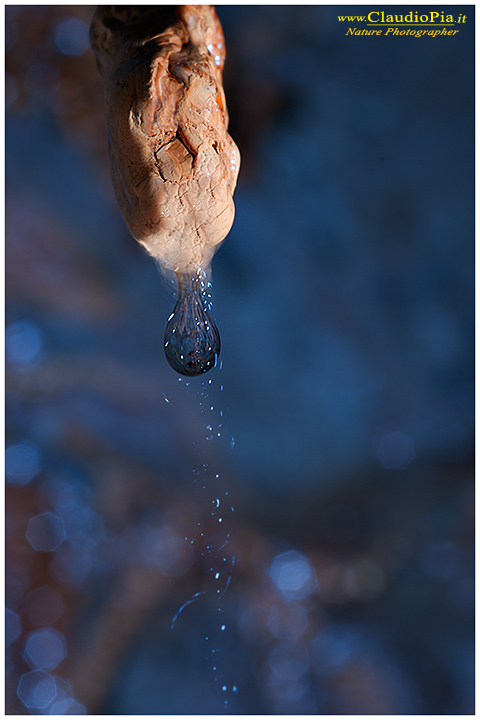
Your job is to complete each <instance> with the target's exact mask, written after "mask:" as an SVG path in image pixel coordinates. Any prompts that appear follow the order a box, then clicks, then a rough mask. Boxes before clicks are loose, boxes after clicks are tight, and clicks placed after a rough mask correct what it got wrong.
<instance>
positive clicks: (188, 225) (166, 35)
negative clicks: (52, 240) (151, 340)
mask: <svg viewBox="0 0 480 720" xmlns="http://www.w3.org/2000/svg"><path fill="white" fill-rule="evenodd" d="M90 38H91V44H92V47H93V49H94V51H95V55H96V59H97V65H98V68H99V70H100V73H101V75H102V76H103V78H104V80H105V85H104V101H105V109H106V114H107V125H108V143H109V155H110V162H111V171H112V177H113V183H114V187H115V194H116V197H117V200H118V203H119V205H120V208H121V211H122V214H123V217H124V219H125V222H126V224H127V226H128V228H129V230H130V232H131V234H132V235H133V237H134V238H135V239H136V240H138V242H140V243H141V244H142V245H143V246H144V247H145V248H146V249H147V251H148V252H149V253H150V255H152V256H153V257H154V258H155V259H156V260H157V261H158V262H159V263H160V265H161V267H162V269H164V270H173V271H174V272H175V273H176V275H177V278H178V280H179V300H178V303H177V307H176V308H175V312H174V315H176V314H178V313H177V310H178V305H179V303H180V301H181V300H182V296H183V298H184V300H185V292H184V290H185V286H186V287H187V291H188V292H189V293H190V306H189V307H190V310H192V308H193V310H192V312H188V313H187V316H188V317H191V316H193V322H194V324H196V326H197V327H200V326H202V327H209V331H207V334H208V332H210V330H211V327H212V326H213V328H214V327H215V326H214V325H213V323H212V324H211V325H210V323H209V322H207V323H206V324H205V322H204V321H203V320H202V319H201V318H200V320H201V321H200V322H196V321H197V320H199V317H198V313H197V315H195V312H194V309H195V307H198V308H200V307H202V308H203V312H206V308H205V303H204V300H203V294H202V293H200V295H198V294H197V295H195V292H196V290H195V291H194V290H192V288H197V287H198V280H199V278H201V277H205V276H206V274H208V272H209V267H210V262H211V260H212V257H213V255H214V253H215V250H216V249H217V248H218V246H219V245H220V243H221V242H222V241H223V239H224V238H225V237H226V235H227V234H228V232H229V230H230V228H231V226H232V223H233V218H234V212H235V210H234V203H233V192H234V189H235V185H236V181H237V175H238V170H239V165H240V154H239V151H238V148H237V146H236V145H235V143H234V141H233V140H232V138H231V137H230V135H229V134H228V132H227V127H228V113H227V107H226V103H225V95H224V91H223V87H222V69H223V63H224V60H225V43H224V38H223V32H222V28H221V26H220V23H219V20H218V18H217V15H216V12H215V9H214V7H213V6H212V5H177V6H163V7H162V6H154V5H152V6H137V5H123V6H122V5H120V6H119V5H115V6H99V7H98V9H97V10H96V12H95V14H94V17H93V20H92V25H91V29H90ZM188 292H187V295H188ZM192 293H193V296H192ZM199 297H200V298H201V300H200V302H198V298H199ZM195 298H196V299H195ZM200 314H202V313H200ZM182 317H183V318H185V313H184V314H183V315H182ZM207 319H208V320H209V318H208V315H207ZM169 325H170V326H171V325H172V323H171V322H169ZM167 330H168V327H167ZM215 332H216V335H217V336H218V331H217V330H216V328H215ZM214 335H215V333H214ZM193 336H194V333H193V335H192V333H190V334H189V335H188V337H189V346H192V342H193ZM165 339H166V350H167V348H168V344H167V336H166V338H165ZM211 339H212V338H211V337H210V340H211ZM203 340H204V341H205V338H203ZM202 342H203V341H202ZM202 342H198V343H197V344H195V342H193V347H194V350H193V351H191V352H193V355H194V356H195V360H193V359H192V360H191V363H190V365H189V367H188V368H185V367H183V372H184V374H200V373H202V372H206V370H208V369H210V367H211V366H213V365H212V363H211V362H210V361H208V362H206V363H204V364H202V363H201V362H200V354H201V346H202ZM205 342H206V345H205V347H210V348H211V347H212V346H211V344H210V343H209V341H208V340H206V341H205ZM205 342H203V344H205ZM214 344H215V343H214ZM190 349H191V348H190ZM219 350H220V340H219V337H218V351H219ZM208 352H210V351H208ZM215 353H216V355H215V362H216V358H217V357H218V353H217V352H216V350H215ZM182 354H183V353H182V348H180V351H179V353H178V358H180V356H181V355H182ZM167 357H168V352H167ZM192 357H193V356H192ZM168 359H169V362H170V363H171V364H172V366H174V367H175V364H174V363H172V360H171V358H170V357H168ZM182 362H183V361H182ZM177 364H178V363H177ZM180 364H181V363H180ZM214 364H215V363H214ZM175 369H177V370H178V371H179V372H182V370H179V369H178V367H175ZM187 369H188V372H187ZM192 369H194V370H195V371H194V372H190V371H191V370H192Z"/></svg>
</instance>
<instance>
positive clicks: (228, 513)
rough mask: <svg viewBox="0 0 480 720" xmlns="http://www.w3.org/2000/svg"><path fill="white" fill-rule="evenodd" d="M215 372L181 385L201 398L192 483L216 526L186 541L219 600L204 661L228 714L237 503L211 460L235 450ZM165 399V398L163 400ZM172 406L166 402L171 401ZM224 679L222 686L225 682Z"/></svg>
mask: <svg viewBox="0 0 480 720" xmlns="http://www.w3.org/2000/svg"><path fill="white" fill-rule="evenodd" d="M212 373H215V375H214V376H213V377H209V378H206V377H205V378H201V379H198V380H197V379H195V380H191V379H185V378H181V377H180V378H179V382H180V383H182V386H183V388H184V390H185V392H186V394H187V396H188V397H189V398H192V397H194V398H195V399H197V398H198V400H199V406H200V413H201V415H202V418H204V420H203V429H204V431H205V432H204V435H203V440H204V442H203V441H202V442H198V443H195V442H194V445H195V446H196V451H197V454H198V465H197V467H196V468H194V470H193V474H194V480H193V482H194V483H201V487H202V489H203V490H204V491H205V493H206V494H207V495H208V494H210V497H211V499H208V500H207V501H206V506H207V507H208V506H210V507H211V509H210V518H211V520H212V521H213V523H208V524H207V523H201V522H199V523H198V531H197V534H196V536H194V537H192V538H191V539H189V538H185V540H186V541H187V542H189V543H190V544H191V545H195V544H200V546H201V547H202V551H201V553H200V557H201V558H202V559H203V560H204V562H205V563H206V567H207V572H208V573H209V575H210V577H211V582H212V592H213V593H214V595H215V598H216V603H217V611H218V613H219V614H220V620H219V622H218V627H217V625H215V630H214V632H212V633H210V634H209V635H207V636H206V637H205V641H206V643H207V652H206V656H205V657H206V660H207V662H208V663H209V665H210V667H211V670H212V674H213V682H214V683H216V684H218V686H220V687H221V692H222V696H224V698H225V699H224V700H223V704H224V709H225V711H227V710H228V709H229V702H230V699H231V698H232V697H233V696H234V695H235V694H236V693H237V692H238V689H237V686H236V685H235V684H233V683H231V682H228V681H227V680H226V678H225V677H224V675H225V673H224V671H222V666H223V663H224V658H225V653H224V651H222V646H224V647H226V645H227V642H228V640H227V638H226V637H224V635H225V634H226V633H228V625H227V623H226V622H224V620H223V618H222V615H223V613H224V610H223V607H222V602H221V601H222V599H223V597H224V595H225V593H226V592H227V590H228V588H229V586H230V583H231V580H232V573H233V569H234V566H235V557H234V555H233V554H232V553H230V552H229V549H230V548H229V545H230V543H231V539H232V537H231V529H230V527H229V525H230V523H229V521H230V519H231V517H232V515H233V513H234V512H235V509H234V506H233V504H232V503H231V502H230V497H229V492H228V490H225V489H224V488H221V477H220V473H214V472H212V469H211V467H210V464H209V461H208V457H209V456H210V455H211V454H212V453H213V452H214V447H215V445H216V446H217V448H218V445H219V444H221V443H224V442H225V443H226V446H227V447H228V446H229V447H230V448H232V449H233V447H234V444H235V441H234V439H233V437H231V436H227V435H226V434H224V422H225V412H224V410H223V409H222V403H221V401H219V400H218V399H217V400H213V399H212V397H213V395H216V396H217V398H218V397H221V394H222V393H223V383H222V382H221V375H222V361H220V362H219V364H218V367H217V368H215V369H214V370H213V371H212ZM217 382H218V389H219V392H217V393H213V392H212V391H213V390H214V389H215V385H214V383H217ZM165 400H167V398H165ZM167 401H168V400H167ZM206 594H210V591H202V592H197V593H195V594H194V595H193V596H192V597H191V598H190V599H189V600H187V601H186V602H185V603H184V604H183V605H182V606H181V608H180V609H179V610H178V612H177V613H176V615H175V617H174V618H173V620H172V629H173V627H174V625H175V622H176V620H177V618H178V616H179V615H180V613H181V612H182V611H183V610H184V609H185V608H186V607H187V606H188V605H190V604H191V603H193V602H196V601H197V600H199V599H200V597H201V596H202V595H206ZM222 680H223V682H222Z"/></svg>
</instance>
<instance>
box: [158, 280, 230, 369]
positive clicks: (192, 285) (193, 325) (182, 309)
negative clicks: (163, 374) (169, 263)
mask: <svg viewBox="0 0 480 720" xmlns="http://www.w3.org/2000/svg"><path fill="white" fill-rule="evenodd" d="M177 280H178V300H177V304H176V305H175V309H174V311H173V313H172V315H171V316H170V318H169V320H168V323H167V327H166V328H165V355H166V357H167V360H168V362H169V363H170V365H171V366H172V368H173V369H174V370H175V371H176V372H178V373H180V374H181V375H202V374H203V373H206V372H207V371H208V370H210V369H211V368H213V367H215V365H216V364H217V360H218V355H219V353H220V335H219V332H218V330H217V327H216V325H215V323H214V322H213V321H212V320H211V318H210V317H209V315H208V312H207V309H206V306H205V301H204V299H203V295H202V289H203V288H202V280H203V277H202V275H201V273H197V275H195V276H193V277H192V276H191V275H186V274H180V273H178V274H177Z"/></svg>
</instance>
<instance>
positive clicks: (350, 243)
mask: <svg viewBox="0 0 480 720" xmlns="http://www.w3.org/2000/svg"><path fill="white" fill-rule="evenodd" d="M415 7H416V10H417V11H418V12H419V13H420V12H421V10H422V8H420V6H415ZM410 9H411V7H407V6H398V7H397V8H394V7H392V6H389V12H390V11H391V12H392V13H395V12H396V13H401V12H404V13H405V12H408V10H410ZM430 9H431V8H430V6H429V7H428V8H427V9H426V10H425V11H426V12H429V11H430ZM93 10H94V7H93V6H61V5H58V6H35V5H30V6H7V7H6V53H7V54H6V104H7V114H6V178H7V183H6V342H5V350H6V390H7V394H6V542H7V547H6V608H7V611H6V612H7V616H6V641H7V650H6V652H7V656H6V672H7V678H6V703H7V705H6V711H7V713H8V714H25V713H28V712H32V713H33V714H37V713H41V714H65V713H70V714H72V713H73V714H75V713H77V712H80V713H81V712H85V711H86V712H88V713H96V714H152V715H156V714H172V713H173V714H175V713H179V714H210V713H211V714H215V713H222V712H224V711H225V710H227V711H229V712H233V713H237V714H283V713H287V714H322V713H323V714H470V713H472V712H473V682H474V675H473V610H474V602H473V592H474V580H473V449H474V442H473V423H474V410H473V375H474V363H473V313H474V309H473V307H474V306H473V295H474V277H473V248H474V244H473V243H474V237H473V222H474V221H473V213H474V211H473V194H474V188H473V133H474V130H473V127H474V124H473V122H474V115H473V108H474V78H473V62H474V17H473V15H474V6H471V5H469V6H465V7H463V8H462V7H460V6H455V15H456V16H458V15H459V14H461V13H463V14H465V15H466V16H467V22H466V23H465V24H463V25H462V26H461V28H460V32H459V34H458V35H456V36H453V37H435V38H432V37H423V38H415V37H395V38H390V37H389V38H385V37H380V38H372V37H347V36H346V35H345V32H346V26H345V25H344V24H341V23H339V22H338V19H337V18H338V15H349V14H356V15H361V14H364V11H365V12H367V10H368V9H362V7H361V6H353V7H348V6H223V5H222V6H218V8H217V10H218V13H219V16H220V19H221V21H222V23H223V28H224V33H225V38H226V43H227V63H226V68H225V90H226V95H227V102H228V107H229V113H230V129H231V133H232V135H233V137H234V138H235V140H236V142H237V143H238V145H239V146H240V150H241V152H242V160H243V164H242V169H241V173H240V179H239V185H238V189H237V191H236V195H235V200H236V208H237V215H236V220H235V224H234V227H233V229H232V231H231V233H230V235H229V237H228V238H227V240H226V242H225V244H224V245H223V246H222V248H221V249H220V251H219V252H218V255H217V256H216V258H215V260H214V264H213V282H214V295H215V305H214V313H215V316H216V320H217V323H218V326H219V329H220V332H221V335H222V359H223V367H222V369H221V370H216V371H214V372H213V373H212V375H211V377H212V378H213V380H212V383H211V384H208V379H209V378H208V376H205V378H204V379H198V380H192V381H191V382H190V385H189V387H188V388H186V387H185V382H184V381H182V382H180V383H179V381H178V376H176V375H175V374H174V373H173V372H172V370H171V369H170V367H169V366H168V365H167V363H166V360H165V358H164V356H163V347H162V342H163V328H164V323H165V320H166V318H167V316H168V314H169V313H170V311H171V308H172V303H173V297H172V294H171V292H170V289H169V288H168V286H167V284H166V283H165V282H164V281H163V280H162V279H161V278H160V277H159V274H158V272H157V270H156V268H155V267H154V265H153V262H152V261H151V260H150V259H149V258H148V257H147V256H146V255H145V254H144V253H143V251H142V250H141V248H140V247H138V246H137V245H136V244H135V242H134V241H133V240H132V239H131V238H130V237H129V235H128V233H127V231H126V229H125V227H124V225H123V222H122V219H121V217H120V213H119V211H118V209H117V206H116V204H115V200H114V197H113V192H112V189H111V181H110V178H109V174H108V166H107V153H106V128H105V120H104V117H103V109H102V98H101V92H102V87H101V81H100V78H99V76H98V73H97V70H96V67H95V62H94V59H93V54H92V52H91V50H90V49H89V45H88V25H89V22H90V18H91V16H92V14H93ZM220 388H223V389H220ZM201 393H203V395H202V394H201ZM206 394H208V400H209V402H210V401H211V404H212V407H213V406H214V407H215V408H216V409H219V408H221V410H222V412H223V413H224V427H223V429H222V437H221V438H220V439H219V440H214V441H211V442H207V440H206V437H207V436H206V434H205V433H206V431H205V428H206V425H207V423H208V420H206V419H205V417H206V416H205V413H204V407H203V405H202V404H201V403H203V404H205V395H206ZM207 409H208V408H207ZM231 438H234V442H232V441H231ZM232 446H233V447H232ZM217 475H218V477H216V476H217ZM200 476H202V477H203V480H204V483H205V488H203V487H202V486H201V483H199V482H194V480H195V479H196V478H197V479H198V478H199V477H200ZM226 492H228V493H229V497H230V498H232V503H233V506H234V512H230V513H229V514H228V517H225V520H226V524H227V525H228V527H226V528H225V531H224V532H225V533H227V534H229V540H230V545H229V551H228V552H229V553H230V554H229V555H228V558H229V559H230V558H231V557H233V555H235V558H236V561H235V565H234V568H233V574H232V577H231V581H230V583H229V586H228V589H227V591H226V592H225V595H224V596H223V598H222V622H223V621H224V623H225V625H226V631H225V632H222V631H221V630H220V628H221V625H220V624H219V621H218V610H217V605H216V602H215V598H214V597H213V598H212V592H211V589H212V579H211V576H210V575H209V572H210V567H207V561H206V559H205V553H204V551H205V546H203V545H202V544H201V542H200V541H199V538H198V537H196V541H195V542H194V543H193V544H192V543H190V542H186V541H185V537H188V538H192V537H193V536H195V533H196V529H197V527H199V525H198V524H199V523H200V525H201V527H203V528H204V529H205V533H204V536H205V537H210V538H213V539H214V540H215V538H217V537H218V535H216V534H215V533H218V529H216V526H214V520H216V518H214V517H213V515H212V512H211V503H212V499H215V498H216V497H220V494H222V498H223V497H224V496H225V493H226ZM209 558H210V556H209ZM217 560H218V561H219V562H221V561H222V560H223V558H222V557H219V559H218V558H217ZM217 560H215V562H217ZM200 592H201V593H204V595H201V596H198V598H197V599H196V601H195V602H194V603H192V604H191V605H189V606H187V607H185V608H184V610H183V611H182V612H181V614H180V615H179V616H178V617H177V620H176V622H175V625H174V630H171V629H170V627H171V623H172V618H174V617H175V615H176V613H177V612H178V610H179V608H180V607H182V605H183V604H184V603H185V602H186V601H187V600H188V599H189V598H192V597H193V596H194V595H195V594H196V593H200ZM206 637H209V638H210V640H209V642H210V643H214V647H215V648H216V649H217V651H218V656H219V661H218V670H216V671H215V672H212V664H211V661H210V660H207V659H206V657H205V655H206V652H207V649H206V648H207V645H206V644H205V638H206ZM208 648H210V645H209V646H208ZM208 652H210V650H208ZM223 681H225V683H226V685H225V687H228V690H227V691H226V694H225V693H224V692H222V683H223ZM234 688H235V689H234ZM227 696H228V705H227V706H225V704H224V697H227Z"/></svg>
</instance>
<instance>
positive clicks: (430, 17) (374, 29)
mask: <svg viewBox="0 0 480 720" xmlns="http://www.w3.org/2000/svg"><path fill="white" fill-rule="evenodd" d="M338 21H339V22H344V23H348V24H349V27H348V29H347V32H346V33H345V35H390V36H392V37H393V36H398V35H413V36H415V37H422V36H423V35H426V36H430V37H438V36H442V35H456V34H457V33H458V32H460V28H459V27H458V26H459V25H460V26H461V25H463V24H464V23H465V22H466V21H467V16H466V15H464V14H463V13H460V14H457V13H456V12H455V13H452V14H449V13H447V12H446V11H443V12H433V11H432V12H428V13H423V14H421V13H418V12H415V11H413V10H412V11H410V12H408V13H406V14H404V15H400V14H399V15H397V14H390V13H388V12H385V11H383V10H373V11H372V12H369V13H368V15H338ZM361 23H362V24H366V27H358V25H360V24H361ZM353 25H355V27H353ZM455 26H457V27H455Z"/></svg>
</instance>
